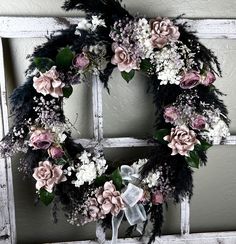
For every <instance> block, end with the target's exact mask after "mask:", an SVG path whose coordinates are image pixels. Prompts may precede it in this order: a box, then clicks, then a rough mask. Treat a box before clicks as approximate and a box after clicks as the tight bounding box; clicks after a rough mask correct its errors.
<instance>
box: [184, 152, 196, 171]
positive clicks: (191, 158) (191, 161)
mask: <svg viewBox="0 0 236 244" xmlns="http://www.w3.org/2000/svg"><path fill="white" fill-rule="evenodd" d="M185 159H186V161H187V163H188V165H189V166H190V167H192V168H199V164H200V158H199V156H198V154H197V152H196V151H191V152H190V153H189V157H185Z"/></svg>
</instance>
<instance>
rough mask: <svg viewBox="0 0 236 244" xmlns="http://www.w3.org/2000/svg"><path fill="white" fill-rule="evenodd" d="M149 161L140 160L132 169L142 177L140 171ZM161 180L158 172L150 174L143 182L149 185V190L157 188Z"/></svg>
mask: <svg viewBox="0 0 236 244" xmlns="http://www.w3.org/2000/svg"><path fill="white" fill-rule="evenodd" d="M147 161H148V159H146V158H145V159H139V160H138V161H137V162H135V163H133V164H132V166H131V167H132V168H133V169H134V173H135V174H136V175H137V176H140V174H139V171H140V169H141V167H142V166H143V165H144V164H146V163H147ZM159 178H160V172H159V171H156V172H150V173H149V174H148V175H147V177H146V178H145V179H143V180H142V182H143V183H144V184H147V186H148V187H149V188H152V187H154V186H156V185H157V184H158V180H159Z"/></svg>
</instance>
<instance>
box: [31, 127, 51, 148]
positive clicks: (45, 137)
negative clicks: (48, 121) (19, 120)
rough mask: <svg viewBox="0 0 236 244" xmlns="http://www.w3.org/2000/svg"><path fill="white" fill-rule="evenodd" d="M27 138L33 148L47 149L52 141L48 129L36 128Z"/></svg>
mask: <svg viewBox="0 0 236 244" xmlns="http://www.w3.org/2000/svg"><path fill="white" fill-rule="evenodd" d="M29 140H30V143H29V146H31V147H33V148H34V149H48V148H49V147H50V146H51V144H52V143H53V140H54V137H53V135H52V133H51V132H50V131H49V130H44V129H36V130H35V131H34V132H33V133H32V135H31V137H30V139H29Z"/></svg>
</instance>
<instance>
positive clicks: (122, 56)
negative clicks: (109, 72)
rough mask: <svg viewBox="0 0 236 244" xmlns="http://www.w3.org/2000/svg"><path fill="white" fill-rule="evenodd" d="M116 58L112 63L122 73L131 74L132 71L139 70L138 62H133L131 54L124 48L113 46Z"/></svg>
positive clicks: (114, 57) (113, 58)
mask: <svg viewBox="0 0 236 244" xmlns="http://www.w3.org/2000/svg"><path fill="white" fill-rule="evenodd" d="M112 50H113V51H114V53H115V54H114V56H113V57H112V59H111V63H112V64H114V65H117V66H118V69H119V70H120V71H126V72H130V71H131V70H132V69H138V67H137V62H136V60H133V59H132V57H131V56H130V54H129V53H128V51H127V50H126V49H124V48H123V47H120V46H117V45H116V44H113V45H112Z"/></svg>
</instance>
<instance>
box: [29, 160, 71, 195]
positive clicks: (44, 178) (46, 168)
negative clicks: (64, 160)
mask: <svg viewBox="0 0 236 244" xmlns="http://www.w3.org/2000/svg"><path fill="white" fill-rule="evenodd" d="M61 167H62V166H58V165H52V164H51V163H50V162H49V161H41V162H39V167H37V168H35V169H34V174H33V177H34V178H35V180H36V181H37V182H36V189H37V190H40V189H41V188H44V189H45V190H46V191H48V192H52V189H53V187H54V186H55V185H56V184H59V183H60V182H63V181H66V180H67V179H66V177H65V176H64V175H63V171H62V169H61Z"/></svg>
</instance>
